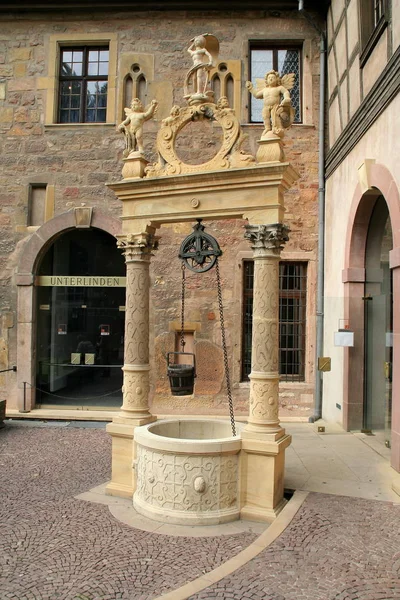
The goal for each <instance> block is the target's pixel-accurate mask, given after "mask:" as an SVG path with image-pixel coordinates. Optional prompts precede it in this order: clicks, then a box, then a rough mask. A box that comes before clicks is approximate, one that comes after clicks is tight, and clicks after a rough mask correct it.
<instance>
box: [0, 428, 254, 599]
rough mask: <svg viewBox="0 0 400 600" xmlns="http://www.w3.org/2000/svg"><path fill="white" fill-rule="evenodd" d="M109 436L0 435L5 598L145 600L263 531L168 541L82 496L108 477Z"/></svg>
mask: <svg viewBox="0 0 400 600" xmlns="http://www.w3.org/2000/svg"><path fill="white" fill-rule="evenodd" d="M110 457H111V442H110V436H108V435H107V433H106V432H105V431H104V430H96V429H78V428H77V429H75V428H70V427H55V426H52V427H48V428H43V427H42V428H39V427H27V426H20V427H19V426H12V427H6V428H5V429H2V430H1V431H0V599H1V600H5V599H7V600H55V599H62V600H147V599H150V598H154V597H156V596H158V595H159V594H161V593H163V592H164V591H167V590H170V589H174V588H176V587H179V586H180V585H183V584H184V583H186V582H187V581H188V580H191V579H195V578H196V577H199V576H201V575H202V574H203V573H206V572H208V571H210V570H211V569H214V568H215V567H217V566H219V565H220V564H222V563H223V562H225V561H226V560H227V559H229V558H231V557H232V556H235V555H236V554H237V553H238V552H240V551H241V550H242V549H243V548H245V547H247V546H248V545H249V544H250V543H251V542H252V541H253V540H254V539H255V538H256V537H257V535H256V534H253V533H249V532H245V533H240V534H235V535H230V536H222V537H212V538H184V537H170V536H165V535H160V534H155V533H148V532H144V531H139V530H137V529H133V528H131V527H129V526H127V525H125V524H123V523H120V522H119V521H117V520H116V519H115V518H114V517H113V516H112V515H111V514H110V512H109V510H108V507H106V506H103V505H99V504H90V503H88V502H84V501H82V500H77V499H75V498H74V496H75V495H77V494H79V493H82V492H85V491H87V490H89V489H90V488H92V487H94V486H96V485H98V484H100V483H103V482H104V481H106V480H107V479H109V478H110Z"/></svg>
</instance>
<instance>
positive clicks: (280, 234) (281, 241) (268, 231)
mask: <svg viewBox="0 0 400 600" xmlns="http://www.w3.org/2000/svg"><path fill="white" fill-rule="evenodd" d="M245 229H246V231H245V234H244V237H245V239H246V240H250V243H251V247H252V248H253V250H254V252H255V255H256V256H257V255H258V256H263V255H270V256H278V257H279V255H280V252H281V250H282V248H283V246H284V245H285V243H286V242H287V241H288V240H289V235H288V233H289V227H288V226H287V225H283V223H273V224H270V225H245Z"/></svg>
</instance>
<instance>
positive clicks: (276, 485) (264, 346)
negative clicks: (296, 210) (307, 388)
mask: <svg viewBox="0 0 400 600" xmlns="http://www.w3.org/2000/svg"><path fill="white" fill-rule="evenodd" d="M245 237H246V238H247V239H249V240H250V241H251V245H252V248H253V250H254V288H253V337H252V359H251V373H250V399H249V419H248V423H247V425H246V427H245V429H244V431H243V432H242V459H243V460H242V472H241V486H242V489H243V494H242V510H241V517H242V518H248V519H256V520H257V519H260V520H266V521H272V520H273V519H274V518H275V517H276V515H277V514H278V513H279V512H280V510H281V509H282V507H283V506H284V504H285V501H284V499H283V491H284V487H283V477H284V466H285V452H284V451H285V449H286V448H287V446H288V445H289V444H290V442H291V438H290V436H289V435H286V434H285V430H284V429H282V428H281V426H280V425H279V416H278V410H279V258H280V252H281V249H282V247H283V245H284V243H285V242H286V241H287V240H288V228H287V227H286V226H285V225H282V224H281V223H277V224H274V225H247V226H246V233H245Z"/></svg>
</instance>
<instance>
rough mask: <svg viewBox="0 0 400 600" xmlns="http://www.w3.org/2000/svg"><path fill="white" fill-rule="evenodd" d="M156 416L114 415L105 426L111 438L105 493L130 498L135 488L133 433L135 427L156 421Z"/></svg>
mask: <svg viewBox="0 0 400 600" xmlns="http://www.w3.org/2000/svg"><path fill="white" fill-rule="evenodd" d="M156 420H157V419H156V417H153V415H149V417H144V418H139V419H129V418H125V417H114V419H113V422H112V423H109V424H108V425H107V427H106V431H107V433H109V434H110V435H111V438H112V450H111V481H110V482H109V483H108V484H107V486H106V494H108V495H109V496H119V497H120V498H132V496H133V494H134V492H135V490H136V473H135V471H134V469H133V462H134V460H135V458H136V451H135V450H136V449H135V444H134V441H133V435H134V431H135V429H136V427H140V426H141V425H146V424H147V423H151V422H152V421H156Z"/></svg>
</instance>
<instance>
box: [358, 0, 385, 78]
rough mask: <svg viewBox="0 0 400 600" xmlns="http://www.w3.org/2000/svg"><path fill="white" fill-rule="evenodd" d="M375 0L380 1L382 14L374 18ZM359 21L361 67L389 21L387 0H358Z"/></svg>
mask: <svg viewBox="0 0 400 600" xmlns="http://www.w3.org/2000/svg"><path fill="white" fill-rule="evenodd" d="M376 2H381V3H382V14H381V16H380V17H379V19H378V20H376V19H375V12H376ZM358 14H359V22H360V47H361V48H360V49H361V52H360V66H361V67H362V66H363V65H364V64H365V63H366V61H367V60H368V58H369V56H370V55H371V53H372V51H373V49H374V48H375V46H376V44H377V43H378V41H379V39H380V37H381V35H382V34H383V32H384V30H385V29H386V27H387V25H388V23H389V2H388V0H360V1H359V3H358Z"/></svg>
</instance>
